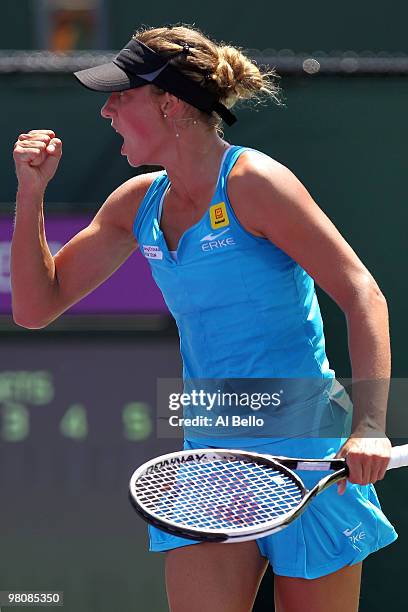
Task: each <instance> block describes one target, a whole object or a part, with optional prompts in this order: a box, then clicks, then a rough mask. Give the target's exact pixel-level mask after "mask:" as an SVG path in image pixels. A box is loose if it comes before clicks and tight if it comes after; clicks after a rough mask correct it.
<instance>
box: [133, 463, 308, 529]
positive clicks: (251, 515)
mask: <svg viewBox="0 0 408 612" xmlns="http://www.w3.org/2000/svg"><path fill="white" fill-rule="evenodd" d="M136 494H137V499H138V501H139V503H140V504H141V505H142V507H144V508H145V510H147V512H149V513H153V514H155V515H156V516H157V517H158V518H160V519H161V520H164V521H170V522H174V523H179V524H183V525H185V526H190V527H194V528H197V529H210V530H211V529H220V528H221V529H234V528H238V527H241V528H242V527H256V526H258V525H262V524H264V523H270V522H271V521H273V520H275V519H279V518H282V517H283V516H284V515H285V514H287V513H289V512H290V511H291V510H293V509H294V508H296V507H297V506H298V505H299V503H300V502H301V500H302V492H301V490H300V488H299V486H298V485H297V484H296V483H295V482H294V481H293V480H292V479H291V478H290V477H289V476H287V475H286V473H285V472H281V471H279V470H274V469H272V468H271V467H268V466H266V465H263V464H258V463H256V462H250V461H245V460H238V459H231V460H225V459H213V460H211V461H208V460H207V461H205V462H200V463H199V462H196V461H187V462H184V463H172V464H169V465H166V466H161V467H160V469H157V470H154V471H150V472H149V473H148V474H146V475H144V476H142V477H141V478H140V479H139V480H138V481H137V483H136Z"/></svg>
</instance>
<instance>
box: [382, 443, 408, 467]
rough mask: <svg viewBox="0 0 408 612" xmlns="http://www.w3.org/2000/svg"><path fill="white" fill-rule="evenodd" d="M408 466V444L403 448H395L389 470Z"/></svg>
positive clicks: (392, 451)
mask: <svg viewBox="0 0 408 612" xmlns="http://www.w3.org/2000/svg"><path fill="white" fill-rule="evenodd" d="M407 465H408V444H404V445H403V446H394V447H393V448H392V450H391V459H390V462H389V464H388V467H387V470H392V469H394V468H399V467H403V466H407Z"/></svg>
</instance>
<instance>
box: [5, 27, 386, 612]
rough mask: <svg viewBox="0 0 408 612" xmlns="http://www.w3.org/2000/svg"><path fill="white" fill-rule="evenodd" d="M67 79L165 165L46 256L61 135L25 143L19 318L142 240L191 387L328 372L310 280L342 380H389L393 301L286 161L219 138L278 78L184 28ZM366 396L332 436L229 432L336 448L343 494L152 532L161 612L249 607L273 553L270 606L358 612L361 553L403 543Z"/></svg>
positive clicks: (205, 442) (62, 296) (144, 37)
mask: <svg viewBox="0 0 408 612" xmlns="http://www.w3.org/2000/svg"><path fill="white" fill-rule="evenodd" d="M76 76H77V78H78V79H79V80H80V81H81V83H82V84H83V85H85V86H86V87H88V88H90V89H93V90H97V91H105V92H107V93H109V94H110V96H109V98H108V100H107V102H106V104H105V105H104V107H103V108H102V116H103V117H104V118H106V119H108V120H110V121H111V124H112V127H113V128H114V129H115V130H116V131H117V132H119V134H121V135H122V136H123V138H124V144H123V146H122V154H123V155H126V156H127V159H128V161H129V164H130V165H131V166H134V167H137V166H139V165H141V164H159V165H161V166H163V167H164V168H165V171H164V172H159V173H151V174H144V175H139V176H136V177H134V178H132V179H130V180H129V181H127V182H125V183H124V184H123V185H121V186H120V187H119V188H118V189H116V190H115V191H114V192H113V193H112V194H111V195H110V196H109V197H108V198H107V200H106V202H105V203H104V204H103V206H102V207H101V209H100V210H99V211H98V213H97V214H96V216H95V218H94V219H93V220H92V222H91V223H90V225H89V226H88V227H87V228H85V229H84V230H82V231H81V232H80V233H79V234H77V235H76V236H75V237H74V238H72V240H70V241H69V242H68V243H67V244H66V245H65V246H64V247H63V248H62V249H61V250H60V251H59V252H58V253H57V254H56V255H55V256H54V257H52V255H51V253H50V251H49V249H48V246H47V241H46V236H45V232H44V219H43V207H42V201H43V196H44V193H45V190H46V187H47V184H48V182H49V181H50V180H51V179H52V177H53V176H54V174H55V172H56V170H57V167H58V164H59V160H60V158H61V153H62V143H61V140H60V139H59V138H58V136H57V135H56V134H55V133H54V132H53V131H52V130H45V129H39V130H32V131H30V132H29V133H26V134H21V135H20V136H19V138H18V140H17V142H16V144H15V147H14V159H15V164H16V172H17V177H18V183H19V185H18V194H17V212H16V219H15V231H14V237H13V244H12V262H11V268H12V270H11V271H12V290H13V313H14V319H15V322H16V323H17V324H19V325H22V326H24V327H28V328H41V327H44V326H46V325H48V324H49V323H50V322H51V321H53V320H55V319H56V318H57V317H58V316H60V315H61V314H62V313H63V312H64V311H66V310H67V309H68V308H69V307H70V306H72V305H73V304H74V303H76V302H78V300H80V299H82V298H83V297H84V296H85V295H87V294H88V293H90V292H91V291H92V290H93V289H95V288H96V287H97V286H98V285H100V284H101V283H102V282H103V281H104V280H105V279H106V278H108V277H109V276H110V275H111V274H112V273H113V272H114V271H115V270H116V269H117V268H118V267H119V266H120V265H121V264H122V263H123V262H124V261H125V260H126V259H127V258H128V257H129V256H130V255H131V254H132V253H133V252H134V251H135V250H136V248H137V246H138V245H139V246H140V248H141V251H142V253H143V255H144V256H145V257H146V258H147V259H148V261H149V263H150V264H151V269H152V273H153V276H154V278H155V280H156V282H157V283H158V285H159V287H160V288H161V290H162V292H163V294H164V297H165V299H166V302H167V304H168V306H169V309H170V310H171V312H172V314H173V315H174V317H175V319H176V321H177V325H178V327H179V330H180V339H181V353H182V358H183V365H184V376H185V378H186V379H193V378H199V379H204V378H205V379H226V378H229V379H241V380H243V379H271V378H273V377H282V378H285V377H288V378H307V377H310V378H313V377H314V378H318V379H322V380H323V379H333V377H334V372H333V370H331V369H330V367H329V364H328V360H327V357H326V354H325V344H324V336H323V327H322V321H321V315H320V311H319V306H318V303H317V300H316V294H315V289H314V282H313V280H314V281H316V282H317V283H318V284H319V285H320V287H322V288H323V290H324V291H326V292H327V293H328V294H329V295H330V296H331V297H332V299H333V300H334V301H335V302H336V303H337V304H338V306H339V307H340V308H341V309H342V310H343V312H344V314H345V317H346V320H347V325H348V336H349V349H350V358H351V364H352V372H353V378H354V379H355V380H373V381H383V380H387V379H389V377H390V348H389V333H388V314H387V304H386V300H385V298H384V296H383V294H382V293H381V291H380V289H379V288H378V286H377V284H376V282H375V280H374V279H373V277H372V276H371V274H370V273H369V272H368V270H367V269H366V267H365V266H364V265H363V264H362V262H361V261H360V260H359V258H358V257H357V255H356V254H355V253H354V251H353V250H352V248H351V247H350V246H349V245H348V244H347V243H346V241H345V240H344V239H343V238H342V236H341V235H340V234H339V232H338V231H337V230H336V228H335V227H334V226H333V224H332V223H331V222H330V220H329V219H328V218H327V217H326V215H325V214H324V213H323V212H322V211H321V210H320V208H319V207H318V205H317V204H316V203H315V202H314V201H313V199H312V198H311V196H310V195H309V193H308V192H307V190H306V189H305V187H304V186H303V185H302V184H301V183H300V182H299V180H298V179H297V178H296V177H295V176H294V175H293V174H292V172H291V171H290V170H289V169H288V168H286V167H285V166H283V165H282V164H280V163H278V162H277V161H275V160H274V159H271V158H270V157H268V156H267V155H265V154H263V153H260V152H257V151H254V150H252V149H248V148H245V147H241V146H232V145H230V144H229V143H228V142H227V141H226V140H224V139H223V137H222V136H221V132H220V125H221V121H222V120H224V121H225V122H226V123H227V124H229V125H232V124H233V123H234V121H235V120H236V118H235V116H234V115H233V113H232V111H231V108H232V107H233V105H234V104H235V102H237V101H239V100H244V99H249V98H254V99H256V98H257V97H258V96H259V95H261V94H266V95H269V96H270V97H271V98H274V99H277V86H276V83H275V79H274V76H273V74H271V73H269V74H267V73H264V74H263V73H261V71H260V70H259V69H258V67H257V66H256V65H255V64H254V63H253V62H252V61H251V60H249V59H248V58H247V57H245V56H244V55H243V54H242V53H241V52H240V51H239V50H237V49H236V48H234V47H231V46H227V45H219V44H216V43H214V42H212V41H210V40H209V39H208V38H206V37H205V36H204V35H203V34H202V33H201V32H199V31H198V30H195V29H194V28H189V27H181V26H178V27H163V28H156V29H145V30H141V31H139V32H137V33H136V34H135V36H134V37H133V38H132V39H131V41H129V43H128V44H127V45H126V47H125V48H124V49H123V50H122V51H121V52H120V53H119V54H118V56H117V57H116V58H115V60H113V62H111V63H108V64H104V65H102V66H98V67H95V68H90V69H88V70H83V71H80V72H78V73H76ZM262 129H267V126H263V127H262ZM77 146H78V155H84V156H85V155H86V152H87V134H81V133H78V137H77ZM312 279H313V280H312ZM135 282H137V280H136V279H135ZM372 397H373V396H370V393H369V394H368V397H367V396H366V395H364V397H363V395H362V396H361V398H360V399H358V401H357V404H356V401H355V405H354V416H353V429H352V432H351V435H350V436H349V437H348V439H347V440H346V441H345V442H344V440H343V443H342V442H341V441H340V440H337V442H336V443H334V442H333V440H332V439H331V440H327V439H325V438H322V437H314V438H310V439H308V440H297V439H296V438H292V439H288V440H284V439H278V440H272V439H271V440H268V439H264V440H259V439H258V440H257V439H255V438H251V437H248V439H244V438H242V437H241V438H240V440H239V443H240V445H241V447H243V448H246V449H247V450H254V451H258V452H263V453H269V454H275V455H276V454H278V455H289V456H304V457H306V456H316V457H325V456H328V455H333V454H335V453H337V455H338V456H342V457H347V461H348V465H349V468H350V478H349V481H348V482H347V486H345V485H341V490H340V493H342V495H339V494H338V492H337V490H336V489H335V488H332V489H331V490H328V491H326V492H325V493H324V494H322V495H320V496H319V497H318V498H317V499H316V500H314V502H313V504H311V506H310V507H309V508H308V510H307V511H306V512H305V513H304V514H303V516H302V517H301V518H299V519H298V520H297V521H295V522H294V523H293V524H292V525H290V526H289V527H288V528H287V529H285V530H284V531H282V532H281V533H278V534H276V535H273V536H268V537H265V538H262V539H259V540H257V541H251V542H244V543H236V544H214V543H194V542H192V541H191V540H185V539H182V538H179V537H175V536H171V535H168V534H166V533H164V532H162V531H159V530H158V529H155V528H150V548H151V550H153V551H166V581H167V592H168V599H169V605H170V608H171V610H172V612H185V611H187V610H188V611H189V612H194V611H196V612H207V611H211V612H212V611H213V610H222V611H223V612H248V611H249V610H251V609H252V606H253V602H254V599H255V596H256V592H257V589H258V586H259V583H260V580H261V578H262V575H263V573H264V572H265V569H266V566H267V563H268V561H269V562H270V563H271V564H272V567H273V570H274V573H275V599H276V601H275V606H276V610H277V611H278V612H300V611H303V610H304V609H305V606H306V607H307V608H308V609H309V610H313V612H327V610H331V612H340V611H341V612H354V611H355V610H357V609H358V601H359V589H360V576H361V565H362V561H363V559H364V558H365V557H367V555H369V554H370V553H372V552H374V551H376V550H378V549H379V548H382V547H383V546H386V545H387V544H390V543H391V542H392V541H393V540H395V538H396V537H397V536H396V533H395V531H394V529H393V527H392V526H391V525H390V523H389V522H388V520H387V519H386V517H385V516H384V515H383V513H382V511H381V509H380V506H379V503H378V500H377V497H376V494H375V491H374V488H373V486H372V484H371V483H374V482H376V481H377V480H379V479H381V478H382V477H383V476H384V473H385V469H386V466H387V462H388V458H389V456H390V443H389V441H388V439H387V438H386V437H385V435H384V434H383V432H384V428H385V406H386V401H387V398H386V392H384V391H381V392H380V393H378V392H376V398H375V400H376V401H375V402H373V401H371V400H372ZM334 404H335V402H334V403H333V404H331V408H332V409H334ZM373 404H374V405H373ZM369 433H371V436H370V435H368V434H369ZM217 442H218V446H223V447H225V446H226V445H227V443H228V440H226V439H225V438H223V439H222V440H221V441H220V440H217V438H215V437H214V438H213V437H211V436H208V437H207V438H205V437H203V436H201V438H200V437H197V438H194V435H189V437H187V438H186V441H185V448H194V447H198V446H200V447H203V446H204V447H205V446H217ZM237 442H238V441H237V440H233V439H231V440H230V441H229V444H230V448H231V447H234V446H235V445H236V444H237Z"/></svg>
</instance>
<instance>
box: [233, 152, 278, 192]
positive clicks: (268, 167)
mask: <svg viewBox="0 0 408 612" xmlns="http://www.w3.org/2000/svg"><path fill="white" fill-rule="evenodd" d="M287 172H290V170H289V168H287V167H286V166H285V165H284V164H282V163H281V162H279V161H278V160H277V159H275V158H273V157H271V156H270V155H268V154H267V153H264V152H263V151H258V150H257V149H252V148H250V147H242V150H241V152H240V155H239V157H238V159H237V161H236V162H235V164H234V166H233V168H232V170H231V173H230V177H229V178H230V180H232V181H234V182H235V183H242V179H247V180H255V181H256V180H257V178H261V179H262V178H264V177H265V176H268V177H271V176H272V177H273V175H278V174H282V173H287Z"/></svg>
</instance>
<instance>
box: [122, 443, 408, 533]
mask: <svg viewBox="0 0 408 612" xmlns="http://www.w3.org/2000/svg"><path fill="white" fill-rule="evenodd" d="M407 465H408V444H406V445H404V446H395V447H394V448H393V449H392V454H391V459H390V462H389V464H388V468H387V469H391V468H397V467H401V466H407ZM293 470H320V471H328V470H330V471H331V473H330V474H328V475H325V476H324V477H323V478H322V479H321V480H320V481H319V482H318V483H317V484H316V485H315V486H314V487H313V488H312V489H310V490H307V489H306V487H305V485H304V483H303V482H302V480H301V478H299V476H298V475H297V474H295V472H294V471H293ZM348 473H349V472H348V467H347V464H346V461H345V459H332V460H320V459H294V458H288V457H274V456H271V455H260V454H258V453H252V452H245V451H241V450H233V449H193V450H185V451H178V452H175V453H170V454H167V455H162V456H160V457H157V458H156V459H152V460H151V461H148V462H147V463H145V464H143V465H142V466H141V467H139V468H138V469H137V470H136V471H135V472H134V473H133V475H132V477H131V479H130V485H129V498H130V501H131V503H132V505H133V507H134V508H135V510H136V511H137V513H138V514H139V515H140V516H141V517H142V518H143V519H145V520H146V521H147V522H148V523H151V524H152V525H154V526H156V527H158V528H159V529H162V530H163V531H167V532H168V533H171V534H173V535H178V536H181V537H184V538H190V539H193V540H202V541H206V542H245V541H247V540H253V539H256V538H260V537H264V536H266V535H270V534H272V533H276V532H278V531H280V530H281V529H284V528H285V527H287V526H288V525H289V524H290V523H292V521H294V520H295V519H297V518H298V517H299V516H300V515H301V514H302V513H303V512H304V511H305V509H306V508H307V506H308V504H309V503H310V502H311V501H312V499H313V498H314V497H315V496H316V495H318V494H319V493H322V491H324V490H325V489H327V488H328V487H329V486H330V485H332V484H334V483H336V482H338V481H339V480H341V479H343V478H347V476H348Z"/></svg>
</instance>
